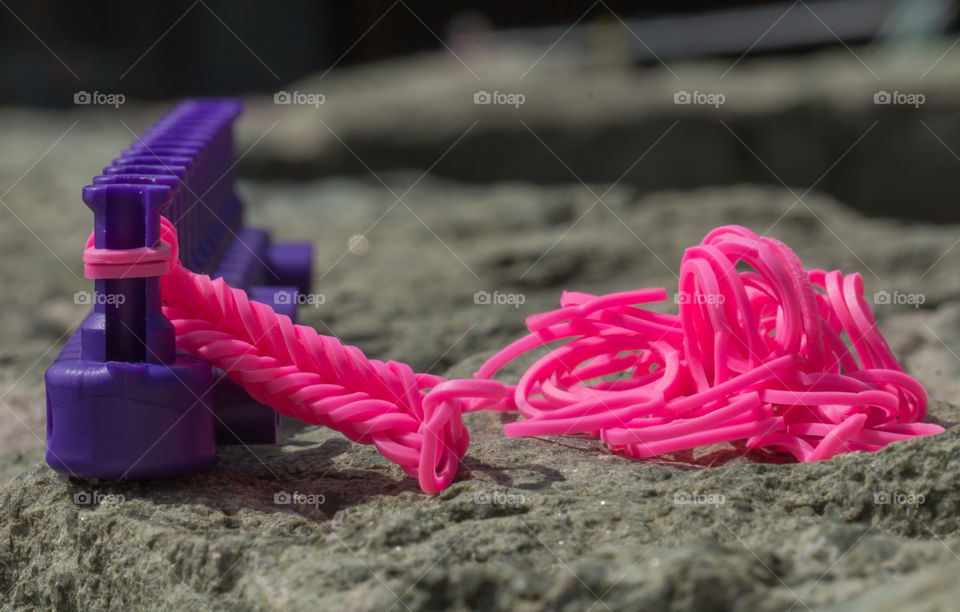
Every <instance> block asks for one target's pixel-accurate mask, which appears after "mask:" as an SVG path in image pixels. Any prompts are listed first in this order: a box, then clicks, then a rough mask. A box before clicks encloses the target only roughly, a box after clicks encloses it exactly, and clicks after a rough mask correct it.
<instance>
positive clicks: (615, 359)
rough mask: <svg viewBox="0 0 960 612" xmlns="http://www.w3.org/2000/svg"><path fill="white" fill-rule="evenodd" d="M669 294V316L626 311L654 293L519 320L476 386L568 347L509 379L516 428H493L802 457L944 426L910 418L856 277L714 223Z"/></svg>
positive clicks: (659, 449) (650, 451)
mask: <svg viewBox="0 0 960 612" xmlns="http://www.w3.org/2000/svg"><path fill="white" fill-rule="evenodd" d="M741 262H742V263H743V264H746V265H747V266H749V267H750V268H752V269H751V270H749V271H737V265H738V264H740V263H741ZM677 296H678V300H677V301H678V302H679V305H680V314H679V315H668V314H660V313H656V312H652V311H649V310H645V309H643V308H640V307H638V306H637V305H638V304H643V303H648V302H653V301H661V300H664V299H666V292H665V291H664V290H662V289H647V290H641V291H629V292H625V293H617V294H613V295H607V296H603V297H594V296H590V295H585V294H581V293H569V292H567V293H565V294H564V296H563V298H562V300H561V305H562V306H563V308H560V309H559V310H555V311H553V312H548V313H543V314H539V315H534V316H532V317H530V318H529V319H527V325H528V327H529V329H530V331H531V332H532V333H531V334H530V335H529V336H526V337H525V338H522V339H521V340H518V341H517V342H515V343H513V344H512V345H511V346H509V347H507V348H506V349H504V350H503V351H501V352H500V353H498V354H497V355H495V356H494V357H493V358H492V359H491V360H490V361H488V362H487V363H486V364H485V365H484V366H483V367H482V368H481V370H480V371H479V372H478V374H477V375H478V376H479V377H481V378H488V377H490V376H491V375H492V374H493V373H494V372H496V371H497V370H498V369H499V368H500V367H502V366H503V365H504V364H505V363H506V362H507V361H509V360H511V359H514V358H515V357H517V356H519V355H520V354H522V353H524V352H526V351H528V350H531V349H534V348H536V347H538V346H541V345H542V344H544V343H547V342H551V341H554V340H559V339H569V341H568V342H567V343H566V344H564V345H563V346H561V347H559V348H557V349H555V350H553V351H551V352H550V353H549V354H547V355H546V356H545V357H543V358H541V359H540V360H539V361H537V363H535V364H534V365H533V366H532V367H530V368H529V369H528V370H527V371H526V373H525V374H524V375H523V376H522V377H521V379H520V382H519V384H518V385H517V386H516V390H515V392H514V402H515V404H516V407H517V408H518V409H519V410H520V412H521V413H523V415H524V416H525V417H526V419H525V420H523V421H519V422H516V423H511V424H509V425H507V426H506V433H507V435H511V436H535V435H559V434H570V433H593V434H598V435H599V436H600V437H601V438H602V439H603V440H604V441H605V442H606V443H607V444H609V445H610V446H611V447H612V448H615V449H619V450H622V451H623V452H624V453H626V454H629V455H632V456H637V457H649V456H652V455H659V454H663V453H670V452H674V451H679V450H683V449H690V448H694V447H698V446H703V445H708V444H716V443H720V442H732V441H736V440H746V445H747V446H748V447H752V448H753V447H775V448H777V449H780V450H783V451H786V452H789V453H790V454H792V455H794V456H795V457H796V458H797V459H798V460H800V461H814V460H818V459H829V458H830V457H833V456H834V455H836V454H837V453H839V452H843V451H851V450H863V451H873V450H878V449H880V448H881V447H883V446H885V445H886V444H888V443H890V442H894V441H896V440H904V439H907V438H911V437H913V436H918V435H929V434H934V433H939V432H941V431H943V428H941V427H939V426H937V425H933V424H928V423H920V422H918V421H920V420H922V419H923V418H924V416H925V414H926V403H927V397H926V393H925V391H924V389H923V387H922V386H921V385H920V383H918V382H917V381H916V380H915V379H914V378H912V377H910V376H908V375H907V374H905V373H904V372H903V371H902V369H901V367H900V365H899V364H898V363H897V360H896V359H895V358H894V356H893V354H892V353H891V352H890V349H889V347H888V346H887V343H886V342H885V341H884V339H883V336H882V335H881V334H880V332H879V331H878V330H877V328H876V323H875V321H874V318H873V315H872V314H871V312H870V308H869V306H868V305H867V304H866V302H865V301H864V298H863V283H862V280H861V278H860V275H859V274H848V275H846V276H843V275H842V274H841V273H840V272H838V271H832V272H824V271H822V270H812V271H809V272H808V271H806V270H805V269H804V268H803V266H802V265H801V263H800V260H799V259H798V258H797V256H796V255H795V254H794V253H793V251H791V250H790V249H789V248H788V247H787V246H786V245H784V244H783V243H782V242H779V241H777V240H774V239H772V238H766V237H760V236H757V235H756V234H754V233H753V232H751V231H750V230H748V229H746V228H743V227H738V226H726V227H720V228H717V229H716V230H714V231H712V232H710V233H709V234H708V235H707V236H706V238H704V240H703V242H702V243H701V244H700V245H699V246H695V247H692V248H689V249H687V251H686V253H685V254H684V257H683V262H682V263H681V266H680V280H679V292H678V294H677ZM844 334H845V335H846V338H847V342H845V340H844Z"/></svg>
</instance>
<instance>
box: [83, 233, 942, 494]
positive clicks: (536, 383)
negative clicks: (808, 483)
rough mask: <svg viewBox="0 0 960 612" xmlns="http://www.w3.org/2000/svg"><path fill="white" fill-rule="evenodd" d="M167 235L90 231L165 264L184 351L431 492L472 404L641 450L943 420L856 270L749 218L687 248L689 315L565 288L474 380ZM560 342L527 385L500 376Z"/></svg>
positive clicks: (659, 293) (145, 265)
mask: <svg viewBox="0 0 960 612" xmlns="http://www.w3.org/2000/svg"><path fill="white" fill-rule="evenodd" d="M162 240H163V243H164V245H163V246H161V247H160V248H157V249H137V250H131V251H118V252H114V253H112V254H104V253H99V252H97V251H96V250H95V249H93V248H92V243H88V248H87V253H86V261H87V262H88V265H89V266H92V269H91V270H90V272H91V273H94V274H109V275H111V276H114V275H118V274H119V275H129V276H135V275H145V274H150V273H153V272H152V270H153V269H154V268H155V267H156V266H157V265H158V262H162V263H167V262H168V261H169V262H170V271H169V273H167V274H165V275H164V276H163V299H164V314H165V315H166V316H167V317H168V318H169V319H170V320H171V321H172V322H173V324H174V326H175V327H176V332H177V347H178V348H179V349H180V350H183V351H185V352H188V353H190V354H192V355H194V356H196V357H198V358H201V359H204V360H206V361H208V362H210V363H212V364H214V365H216V366H217V367H219V368H221V369H223V370H225V371H226V372H227V374H228V376H229V377H230V378H231V379H232V380H234V381H235V382H237V383H239V384H240V385H242V386H243V387H244V388H245V389H246V390H247V391H248V392H249V393H250V394H251V396H252V397H254V398H255V399H257V400H258V401H260V402H263V403H265V404H268V405H270V406H272V407H273V408H274V409H276V410H277V411H279V412H281V413H283V414H286V415H288V416H291V417H295V418H298V419H302V420H304V421H306V422H308V423H312V424H317V425H325V426H327V427H331V428H333V429H336V430H337V431H340V432H341V433H343V434H344V435H346V436H347V437H348V438H350V439H351V440H354V441H356V442H360V443H364V444H374V445H376V447H377V448H378V449H379V450H380V452H381V453H383V455H384V456H386V457H387V458H388V459H390V460H391V461H394V462H395V463H397V464H399V465H400V466H402V467H403V469H404V471H405V472H406V473H407V474H409V475H411V476H414V477H417V478H418V479H419V482H420V486H421V488H422V489H423V490H424V491H426V492H428V493H436V492H438V491H441V490H443V489H444V488H446V487H447V486H449V484H450V483H451V482H452V481H453V479H454V477H455V476H456V471H457V467H458V464H459V461H460V459H461V458H462V457H463V455H464V454H465V453H466V450H467V447H468V445H469V432H468V431H467V429H466V427H464V425H463V422H462V415H463V413H465V412H472V411H476V410H483V409H488V410H519V411H520V413H521V414H523V416H524V417H525V419H524V420H521V421H517V422H514V423H510V424H508V425H507V426H506V434H507V435H509V436H542V435H563V434H572V433H581V434H584V433H586V434H594V435H599V436H600V438H602V439H603V440H604V442H606V443H607V444H608V445H609V446H610V447H611V448H613V449H616V450H618V451H620V452H622V453H625V454H627V455H631V456H635V457H649V456H653V455H659V454H665V453H672V452H676V451H679V450H684V449H690V448H694V447H698V446H704V445H708V444H717V443H721V442H734V441H738V440H746V445H747V447H750V448H757V447H769V448H775V449H779V450H782V451H785V452H788V453H790V454H792V455H793V456H795V457H796V458H797V459H798V460H800V461H814V460H819V459H828V458H830V457H832V456H834V455H836V454H837V453H840V452H844V451H850V450H863V451H873V450H878V449H880V448H882V447H883V446H885V445H886V444H889V443H890V442H894V441H896V440H904V439H907V438H911V437H914V436H920V435H930V434H934V433H939V432H941V431H943V429H942V428H941V427H939V426H937V425H933V424H928V423H921V422H920V421H921V420H922V419H923V418H924V416H925V415H926V404H927V397H926V392H925V391H924V389H923V387H922V386H921V385H920V384H919V383H918V382H917V381H916V380H915V379H913V378H912V377H910V376H908V375H907V374H905V373H904V372H903V371H902V369H901V367H900V365H899V363H897V361H896V359H895V358H894V356H893V354H892V353H891V351H890V349H889V347H888V346H887V344H886V342H885V341H884V339H883V337H882V335H881V334H880V333H879V331H877V329H876V324H875V322H874V318H873V315H872V313H871V312H870V308H869V306H868V305H867V304H866V302H865V301H864V299H863V283H862V280H861V278H860V276H859V275H858V274H850V275H847V276H843V275H842V274H841V273H840V272H838V271H831V272H825V271H823V270H811V271H807V270H805V269H804V268H803V266H802V264H801V263H800V260H799V259H798V258H797V256H796V255H795V254H794V253H793V251H791V250H790V249H789V248H788V247H787V246H786V245H784V244H783V243H781V242H779V241H777V240H774V239H772V238H766V237H760V236H757V235H756V234H754V233H753V232H751V231H750V230H748V229H746V228H743V227H739V226H725V227H720V228H717V229H715V230H713V231H712V232H710V233H709V234H707V236H706V237H705V238H704V240H703V242H702V243H701V244H700V245H698V246H695V247H691V248H689V249H687V251H686V253H685V254H684V257H683V261H682V263H681V266H680V278H679V288H678V294H677V297H678V302H679V305H680V313H679V314H678V315H671V314H663V313H659V312H654V311H651V310H647V309H645V308H643V307H642V306H641V305H643V304H648V303H652V302H659V301H663V300H665V299H666V298H667V294H666V291H665V290H664V289H643V290H639V291H627V292H623V293H614V294H611V295H605V296H599V297H598V296H592V295H588V294H584V293H576V292H564V294H563V297H562V298H561V308H560V309H558V310H554V311H551V312H546V313H542V314H538V315H534V316H532V317H530V318H529V319H527V326H528V328H529V330H530V334H529V335H527V336H525V337H523V338H520V339H519V340H517V341H516V342H514V343H513V344H511V345H510V346H508V347H506V348H505V349H503V350H502V351H500V352H498V353H497V354H496V355H494V356H493V357H491V358H490V360H489V361H487V363H485V364H484V365H483V367H481V368H480V370H479V371H478V372H477V374H476V375H475V378H474V379H466V380H445V379H443V378H442V377H439V376H434V375H430V374H417V373H414V372H413V370H412V369H411V368H410V367H409V366H407V365H405V364H402V363H396V362H381V361H377V360H373V359H368V358H367V357H366V356H365V355H364V354H363V353H362V352H361V351H360V350H359V349H358V348H356V347H353V346H346V345H343V344H341V343H340V341H339V340H337V339H336V338H333V337H330V336H322V335H319V334H317V332H316V331H315V330H314V329H312V328H309V327H305V326H302V325H294V324H293V323H292V322H291V321H290V319H289V318H288V317H286V316H283V315H278V314H276V313H275V312H274V311H273V309H271V308H270V307H269V306H266V305H264V304H260V303H258V302H251V301H249V300H248V299H247V296H246V294H245V293H244V292H243V291H240V290H237V289H233V288H231V287H229V286H227V285H226V284H225V283H224V282H223V281H222V280H220V279H217V280H211V279H210V278H209V277H207V276H203V275H198V274H194V273H193V272H190V271H189V270H186V269H185V268H183V267H182V266H181V265H180V263H179V260H178V259H177V240H176V231H175V229H174V228H173V226H172V224H170V223H169V222H168V221H167V220H166V219H163V238H162ZM166 245H170V249H169V250H167V249H166V248H165V247H166ZM738 265H739V266H740V267H742V268H749V269H743V270H738ZM98 277H104V276H98ZM557 341H564V342H563V344H561V345H560V346H558V347H556V348H553V349H552V350H550V351H549V352H548V353H547V354H546V355H544V356H543V357H541V358H539V359H538V360H537V361H536V362H535V363H534V364H533V365H532V366H531V367H529V368H528V369H527V370H526V372H525V373H524V374H523V375H522V376H521V377H520V380H519V382H518V383H517V384H516V385H507V384H504V383H500V382H498V381H494V380H492V377H493V376H494V375H495V374H496V373H497V371H499V370H500V369H501V368H502V367H503V366H504V365H506V364H507V363H509V362H510V361H512V360H514V359H516V358H517V357H520V356H521V355H523V354H525V353H527V352H529V351H532V350H536V349H540V348H541V347H544V346H548V345H550V344H551V343H554V342H557Z"/></svg>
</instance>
